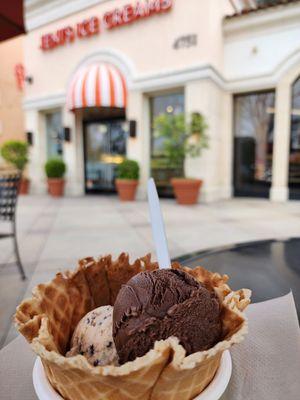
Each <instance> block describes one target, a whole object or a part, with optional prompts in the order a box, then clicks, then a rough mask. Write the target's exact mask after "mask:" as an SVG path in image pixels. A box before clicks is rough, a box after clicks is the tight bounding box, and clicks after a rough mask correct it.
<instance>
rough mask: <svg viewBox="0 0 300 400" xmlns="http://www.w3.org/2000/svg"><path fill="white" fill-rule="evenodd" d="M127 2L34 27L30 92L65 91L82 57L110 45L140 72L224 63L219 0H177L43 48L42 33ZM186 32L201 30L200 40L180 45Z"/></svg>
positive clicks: (117, 0)
mask: <svg viewBox="0 0 300 400" xmlns="http://www.w3.org/2000/svg"><path fill="white" fill-rule="evenodd" d="M125 4H128V0H114V1H113V0H112V1H105V2H104V3H100V4H98V5H96V6H93V7H90V8H88V9H85V10H83V11H80V12H79V13H75V14H72V15H69V16H68V17H66V18H63V19H61V20H56V21H54V22H52V23H50V24H47V25H46V26H42V27H41V28H37V29H35V30H32V31H30V32H29V33H28V35H27V36H26V40H25V65H26V68H27V70H28V73H29V74H30V75H32V76H33V77H34V84H33V85H31V86H28V87H27V90H26V98H27V99H28V98H35V97H40V96H49V95H51V94H53V95H54V94H61V93H64V92H65V91H66V87H67V84H68V82H69V79H70V77H71V75H72V73H73V72H74V70H75V69H76V67H77V66H78V65H79V63H81V62H83V60H84V58H86V57H87V56H89V55H92V54H95V53H96V52H97V51H98V52H99V51H104V50H105V49H108V50H113V51H114V52H116V53H118V54H119V55H120V56H123V57H124V58H125V59H126V60H127V61H128V64H130V65H131V66H132V71H131V72H132V75H135V77H139V76H145V75H148V74H151V75H152V74H160V73H162V72H164V71H170V70H171V71H172V70H178V69H183V68H187V67H191V66H194V65H199V64H205V65H207V64H209V65H212V66H214V67H216V68H220V67H221V65H222V51H221V47H222V25H221V18H222V17H223V14H224V12H225V10H224V8H223V7H220V0H210V1H207V0H188V1H186V0H174V1H173V8H172V9H171V10H170V11H169V12H166V13H164V14H160V15H154V16H151V17H149V18H145V19H143V20H140V21H136V22H134V23H133V24H130V25H127V26H122V27H118V28H115V29H112V30H106V29H104V28H103V29H102V31H101V33H100V34H98V35H95V36H92V37H89V38H86V39H78V38H76V40H75V41H74V42H73V43H71V44H67V45H64V46H60V47H56V48H55V49H53V50H50V51H42V50H41V49H39V46H40V39H41V36H42V35H43V34H47V33H53V32H55V31H56V30H57V29H60V28H63V27H66V26H68V25H71V26H75V25H76V23H77V22H81V21H82V20H84V19H85V18H89V17H92V16H99V17H101V16H103V15H104V13H105V12H107V11H111V10H113V9H114V8H115V7H121V6H122V5H125ZM221 4H223V3H222V2H221ZM187 34H197V35H198V45H197V46H195V47H190V48H188V49H181V50H175V49H174V48H173V43H174V41H175V40H176V39H177V38H178V37H180V36H182V35H187Z"/></svg>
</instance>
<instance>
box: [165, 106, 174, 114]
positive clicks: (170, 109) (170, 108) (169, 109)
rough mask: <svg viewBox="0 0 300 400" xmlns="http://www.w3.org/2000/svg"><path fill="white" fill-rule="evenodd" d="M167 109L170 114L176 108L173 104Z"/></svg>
mask: <svg viewBox="0 0 300 400" xmlns="http://www.w3.org/2000/svg"><path fill="white" fill-rule="evenodd" d="M166 111H167V113H168V114H172V112H173V111H174V108H173V107H172V106H168V107H167V108H166Z"/></svg>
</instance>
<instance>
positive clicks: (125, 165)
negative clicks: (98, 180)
mask: <svg viewBox="0 0 300 400" xmlns="http://www.w3.org/2000/svg"><path fill="white" fill-rule="evenodd" d="M139 174H140V168H139V164H138V163H137V162H136V161H134V160H128V159H126V160H124V161H123V162H122V163H121V164H119V165H118V167H117V179H116V187H117V191H118V195H119V197H120V200H121V201H133V200H134V199H135V194H136V189H137V186H138V183H139V181H138V179H139Z"/></svg>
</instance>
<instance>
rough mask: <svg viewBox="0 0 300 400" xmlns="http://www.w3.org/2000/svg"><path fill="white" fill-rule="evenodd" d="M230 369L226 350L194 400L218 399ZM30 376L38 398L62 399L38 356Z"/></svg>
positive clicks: (40, 399) (44, 399) (225, 384)
mask: <svg viewBox="0 0 300 400" xmlns="http://www.w3.org/2000/svg"><path fill="white" fill-rule="evenodd" d="M231 369H232V364H231V357H230V353H229V351H228V350H226V351H224V353H223V356H222V359H221V363H220V367H219V369H218V371H217V373H216V375H215V377H214V379H213V380H212V382H211V383H210V384H209V385H208V386H207V388H206V389H205V390H204V391H203V392H202V393H201V394H199V396H197V397H195V399H194V400H218V399H219V398H220V397H221V396H222V394H223V393H224V391H225V389H226V387H227V385H228V383H229V380H230V376H231ZM32 377H33V386H34V389H35V392H36V394H37V397H38V398H39V400H62V397H61V396H60V395H59V394H58V393H57V392H56V391H55V390H54V389H53V387H52V386H51V385H50V383H49V381H48V379H47V377H46V374H45V371H44V367H43V364H42V362H41V359H40V358H39V357H37V358H36V360H35V363H34V367H33V374H32Z"/></svg>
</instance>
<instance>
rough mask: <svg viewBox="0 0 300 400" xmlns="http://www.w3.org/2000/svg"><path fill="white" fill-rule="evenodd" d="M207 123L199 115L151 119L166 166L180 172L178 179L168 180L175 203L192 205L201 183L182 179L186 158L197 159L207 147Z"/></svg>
mask: <svg viewBox="0 0 300 400" xmlns="http://www.w3.org/2000/svg"><path fill="white" fill-rule="evenodd" d="M207 127H208V126H207V124H206V121H205V118H204V116H203V115H202V114H200V113H196V112H194V113H192V114H191V116H190V117H189V118H188V120H187V119H186V117H185V115H184V114H183V113H180V114H176V115H175V114H161V115H159V116H157V117H156V118H155V121H154V129H155V134H156V135H157V137H162V138H163V152H164V156H165V158H166V159H167V161H168V163H169V165H170V167H172V168H174V169H177V170H179V171H182V176H178V177H174V178H172V179H171V185H172V187H173V190H174V194H175V197H176V200H177V202H178V203H179V204H195V203H196V202H197V199H198V194H199V190H200V187H201V186H202V180H200V179H194V178H187V177H185V171H184V161H185V157H186V156H190V157H199V156H200V155H201V152H202V150H203V149H204V148H207V147H208V136H207V134H206V130H207Z"/></svg>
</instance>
